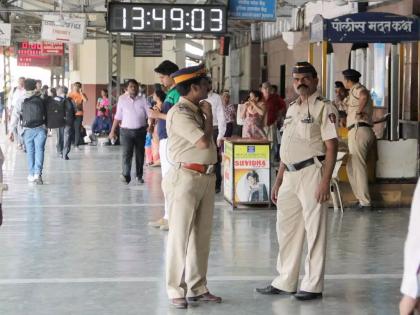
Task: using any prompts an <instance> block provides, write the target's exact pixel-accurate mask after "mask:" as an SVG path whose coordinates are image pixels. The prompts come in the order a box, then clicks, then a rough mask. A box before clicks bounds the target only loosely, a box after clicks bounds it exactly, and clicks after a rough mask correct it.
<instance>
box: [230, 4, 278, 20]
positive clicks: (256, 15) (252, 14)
mask: <svg viewBox="0 0 420 315" xmlns="http://www.w3.org/2000/svg"><path fill="white" fill-rule="evenodd" d="M229 16H230V17H231V18H233V19H241V20H254V21H255V20H257V21H275V20H276V0H230V1H229Z"/></svg>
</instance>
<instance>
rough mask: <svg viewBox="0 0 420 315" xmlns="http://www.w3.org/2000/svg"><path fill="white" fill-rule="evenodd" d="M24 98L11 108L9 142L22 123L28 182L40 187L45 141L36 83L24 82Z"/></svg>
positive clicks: (44, 114) (43, 108) (43, 113)
mask: <svg viewBox="0 0 420 315" xmlns="http://www.w3.org/2000/svg"><path fill="white" fill-rule="evenodd" d="M25 91H26V93H25V96H24V97H23V98H21V100H22V101H21V102H17V104H16V106H15V107H14V108H13V113H12V118H11V121H10V133H9V139H10V141H14V131H15V130H16V128H17V125H18V123H19V121H20V120H21V122H22V128H23V140H24V142H25V147H26V157H27V161H28V170H29V176H28V181H29V182H35V183H36V184H39V185H42V184H43V180H42V169H43V165H44V152H45V142H46V140H47V128H46V117H47V110H46V106H45V102H44V101H43V100H42V99H41V96H40V94H39V93H37V92H36V81H35V80H33V79H26V80H25Z"/></svg>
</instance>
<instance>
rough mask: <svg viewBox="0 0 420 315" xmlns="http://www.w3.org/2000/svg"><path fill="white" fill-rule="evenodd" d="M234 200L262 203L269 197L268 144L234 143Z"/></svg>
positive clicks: (267, 200)
mask: <svg viewBox="0 0 420 315" xmlns="http://www.w3.org/2000/svg"><path fill="white" fill-rule="evenodd" d="M233 160H234V164H233V168H234V174H235V175H234V178H233V184H234V185H235V202H247V203H263V202H269V198H270V191H269V189H270V146H269V145H268V144H251V145H250V144H243V145H242V144H241V145H235V150H234V159H233Z"/></svg>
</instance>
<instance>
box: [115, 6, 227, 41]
mask: <svg viewBox="0 0 420 315" xmlns="http://www.w3.org/2000/svg"><path fill="white" fill-rule="evenodd" d="M107 29H108V31H110V32H153V33H189V34H193V33H198V34H206V33H207V34H223V33H226V7H225V6H220V5H205V6H197V5H189V4H162V3H148V4H143V3H119V2H110V3H109V4H108V23H107Z"/></svg>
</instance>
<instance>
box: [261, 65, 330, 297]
mask: <svg viewBox="0 0 420 315" xmlns="http://www.w3.org/2000/svg"><path fill="white" fill-rule="evenodd" d="M292 72H293V87H294V89H295V91H296V93H297V94H298V95H299V98H298V99H297V100H296V101H295V102H292V103H291V104H290V107H289V109H288V111H287V115H286V119H285V121H284V133H283V142H282V145H281V147H280V157H281V162H280V167H279V171H278V175H277V178H276V181H275V184H274V186H273V189H272V191H271V199H272V201H273V202H274V203H277V227H276V228H277V237H278V242H279V254H278V258H277V271H278V273H279V275H278V276H277V277H276V278H275V279H274V280H273V282H272V283H271V284H270V285H269V286H267V287H265V288H258V289H256V291H257V292H259V293H261V294H268V295H271V294H276V295H279V294H280V295H288V294H294V297H295V298H296V299H298V300H313V299H318V298H321V297H322V291H323V288H324V269H325V254H326V241H327V233H326V231H327V204H326V201H327V200H328V199H329V196H330V180H331V175H332V172H333V170H334V166H335V162H336V158H337V147H338V136H337V126H336V120H337V114H338V113H337V110H336V108H335V107H334V106H333V105H332V104H331V103H330V102H329V101H327V100H326V99H324V98H323V97H321V96H320V94H319V93H318V92H317V86H318V76H317V72H316V70H315V68H314V67H313V66H312V65H311V64H310V63H309V62H298V63H297V64H296V65H295V66H294V67H293V71H292ZM322 162H324V163H322ZM305 235H306V243H307V246H308V250H307V256H306V259H305V276H304V277H303V279H302V282H301V285H300V290H299V292H297V293H296V291H297V287H298V281H299V270H300V265H301V255H302V250H303V244H304V239H305Z"/></svg>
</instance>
